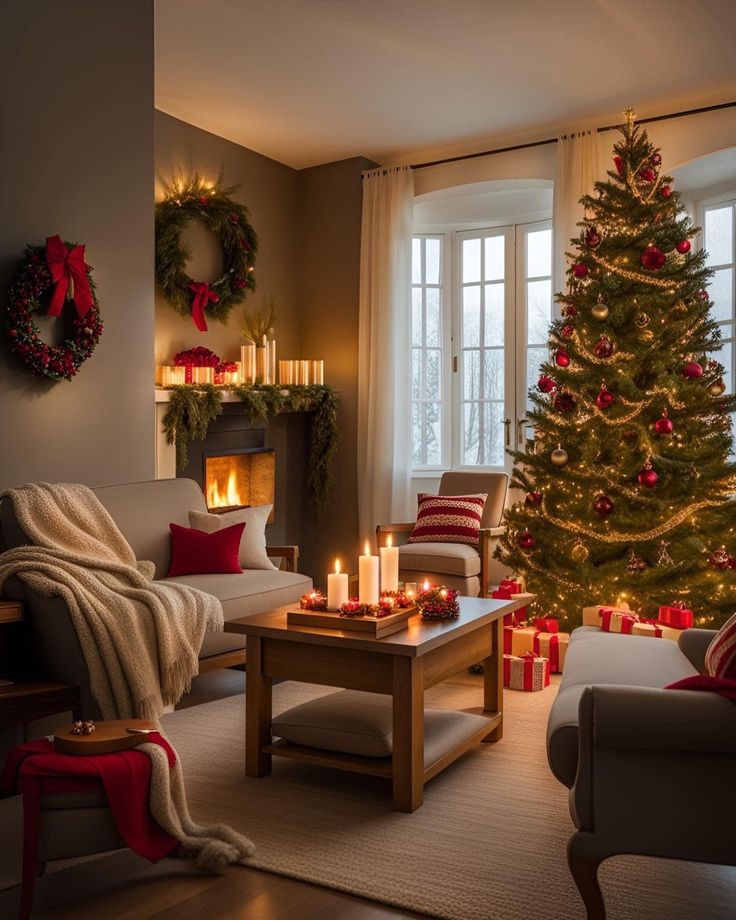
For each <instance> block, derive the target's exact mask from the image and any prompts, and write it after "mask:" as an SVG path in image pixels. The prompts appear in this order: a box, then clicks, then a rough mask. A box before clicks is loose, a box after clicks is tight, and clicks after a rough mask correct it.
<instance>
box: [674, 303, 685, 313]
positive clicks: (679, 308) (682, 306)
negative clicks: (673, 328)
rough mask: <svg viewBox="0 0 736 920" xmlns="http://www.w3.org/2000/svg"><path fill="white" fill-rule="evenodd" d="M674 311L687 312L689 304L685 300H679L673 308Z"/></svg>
mask: <svg viewBox="0 0 736 920" xmlns="http://www.w3.org/2000/svg"><path fill="white" fill-rule="evenodd" d="M672 312H673V313H687V304H686V303H685V301H684V300H678V301H677V303H676V304H675V305H674V307H673V308H672Z"/></svg>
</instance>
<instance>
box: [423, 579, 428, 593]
mask: <svg viewBox="0 0 736 920" xmlns="http://www.w3.org/2000/svg"><path fill="white" fill-rule="evenodd" d="M422 591H429V579H428V578H425V580H424V584H423V585H422Z"/></svg>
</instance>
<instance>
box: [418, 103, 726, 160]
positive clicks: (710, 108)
mask: <svg viewBox="0 0 736 920" xmlns="http://www.w3.org/2000/svg"><path fill="white" fill-rule="evenodd" d="M732 108H736V101H734V102H720V103H718V105H705V106H702V107H701V108H699V109H687V110H686V111H684V112H672V114H670V115H651V116H650V117H649V118H640V119H639V120H638V121H637V124H639V125H650V124H652V123H653V122H655V121H667V120H668V119H670V118H684V117H685V116H686V115H701V114H702V113H703V112H717V111H718V110H719V109H732ZM618 127H619V125H605V126H604V127H602V128H596V131H597V132H598V134H601V133H602V132H603V131H613V130H614V128H618ZM556 143H557V138H556V137H548V138H546V140H543V141H529V143H527V144H514V145H513V146H511V147H497V148H496V149H495V150H481V151H480V152H479V153H465V154H462V155H461V156H456V157H445V159H444V160H430V161H429V162H427V163H412V164H411V167H410V168H411V169H428V168H429V167H430V166H443V165H444V164H445V163H458V162H460V161H461V160H475V159H477V158H478V157H490V156H494V155H495V154H497V153H510V152H511V151H512V150H527V149H528V148H529V147H545V146H547V144H556Z"/></svg>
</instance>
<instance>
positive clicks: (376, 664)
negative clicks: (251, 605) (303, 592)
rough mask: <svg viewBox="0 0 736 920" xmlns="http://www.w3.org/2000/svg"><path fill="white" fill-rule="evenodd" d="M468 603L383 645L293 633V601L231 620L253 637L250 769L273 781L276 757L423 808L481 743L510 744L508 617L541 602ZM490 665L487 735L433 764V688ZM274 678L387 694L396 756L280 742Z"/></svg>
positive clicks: (340, 635) (334, 634)
mask: <svg viewBox="0 0 736 920" xmlns="http://www.w3.org/2000/svg"><path fill="white" fill-rule="evenodd" d="M532 599H533V598H532V596H531V595H529V594H525V595H520V596H519V597H518V598H515V599H514V600H508V601H506V600H491V599H486V598H475V597H472V598H471V597H464V598H461V599H460V616H459V618H458V619H456V620H444V621H431V620H423V619H422V618H421V617H420V616H418V615H417V616H414V617H412V618H411V619H410V620H409V621H408V627H407V629H405V630H403V631H402V632H398V633H394V634H393V635H391V636H387V637H386V638H383V639H372V638H369V637H364V636H362V635H360V634H357V633H355V632H351V631H347V630H339V629H316V628H312V627H308V626H287V622H286V613H287V611H288V610H289V609H292V608H293V604H290V605H288V606H286V607H280V608H278V609H276V610H272V611H270V612H268V613H263V614H258V615H256V616H253V617H243V618H241V619H237V620H230V621H229V622H227V623H226V624H225V630H226V631H227V632H236V633H244V634H245V635H246V637H247V640H248V643H247V651H246V695H245V772H246V775H247V776H256V777H257V776H267V775H268V774H270V772H271V757H272V755H274V754H276V755H279V756H283V757H290V758H293V759H297V760H303V761H307V762H309V763H314V764H321V765H324V766H331V767H337V768H339V769H343V770H350V771H352V772H355V773H369V774H372V775H378V776H385V777H387V778H390V779H391V780H392V782H393V806H394V809H396V810H397V811H406V812H411V811H415V810H416V809H417V808H419V806H420V805H421V804H422V796H423V788H424V783H425V782H427V781H428V780H430V779H431V778H432V777H433V776H436V775H437V773H439V772H440V771H441V770H444V768H445V767H447V766H448V765H449V764H451V763H452V762H453V761H454V760H456V759H457V758H458V757H460V756H461V755H462V754H464V753H465V752H466V751H467V750H469V749H470V748H471V747H473V746H474V745H475V744H477V743H478V742H480V741H500V740H501V737H502V733H503V617H504V615H505V614H507V613H511V612H512V611H513V610H517V609H518V608H519V607H522V606H524V605H526V604H528V603H529V602H530V600H532ZM480 661H482V662H483V665H484V675H483V706H482V708H479V709H478V710H476V712H479V713H481V714H483V715H486V716H487V717H488V720H487V724H486V725H485V726H484V727H483V729H482V730H481V731H476V732H475V734H474V735H473V736H472V737H470V738H467V739H466V740H464V741H463V743H462V744H460V745H458V746H457V747H456V748H454V749H453V750H452V751H451V752H450V753H448V754H446V755H445V756H444V757H442V758H441V759H440V760H438V761H436V762H435V763H432V764H429V765H428V766H427V767H426V768H425V764H424V691H425V690H426V689H427V688H428V687H432V686H434V684H437V683H439V682H440V681H442V680H445V679H446V678H447V677H450V676H451V675H452V674H456V673H457V672H458V671H460V670H462V669H463V668H467V667H469V666H470V665H473V664H476V663H477V662H480ZM273 678H282V679H286V680H297V681H303V682H306V683H313V684H327V685H328V686H330V687H341V688H344V689H347V690H367V691H369V692H373V693H386V694H388V695H390V696H391V697H392V698H393V756H392V757H386V758H375V757H359V756H357V755H354V754H341V753H337V752H334V751H322V750H317V749H314V748H307V747H303V746H301V745H297V744H291V743H289V742H287V741H283V740H282V741H277V742H275V743H274V741H273V738H272V735H271V718H272V712H271V681H272V679H273Z"/></svg>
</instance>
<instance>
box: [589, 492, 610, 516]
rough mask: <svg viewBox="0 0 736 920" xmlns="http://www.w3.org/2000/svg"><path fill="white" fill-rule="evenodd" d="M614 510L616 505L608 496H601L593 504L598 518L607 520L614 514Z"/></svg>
mask: <svg viewBox="0 0 736 920" xmlns="http://www.w3.org/2000/svg"><path fill="white" fill-rule="evenodd" d="M613 509H614V504H613V502H612V501H611V499H610V498H609V497H608V496H607V495H599V496H598V498H596V500H595V501H594V502H593V511H595V513H596V514H597V515H598V517H602V518H607V517H608V515H609V514H613Z"/></svg>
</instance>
